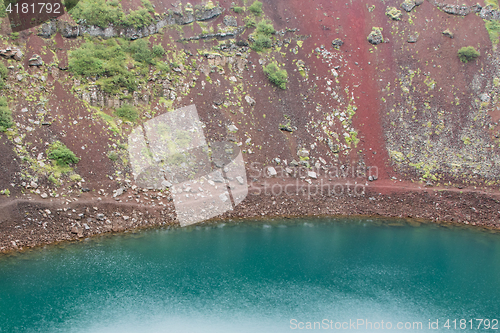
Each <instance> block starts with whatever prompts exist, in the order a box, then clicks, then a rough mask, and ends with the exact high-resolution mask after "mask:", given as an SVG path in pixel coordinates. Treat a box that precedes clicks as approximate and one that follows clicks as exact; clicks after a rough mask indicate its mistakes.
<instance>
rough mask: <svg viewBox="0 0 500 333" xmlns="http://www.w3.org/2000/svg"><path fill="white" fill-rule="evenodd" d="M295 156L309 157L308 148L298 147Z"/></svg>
mask: <svg viewBox="0 0 500 333" xmlns="http://www.w3.org/2000/svg"><path fill="white" fill-rule="evenodd" d="M297 156H298V157H309V150H307V149H300V150H298V151H297Z"/></svg>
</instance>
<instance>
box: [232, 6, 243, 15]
mask: <svg viewBox="0 0 500 333" xmlns="http://www.w3.org/2000/svg"><path fill="white" fill-rule="evenodd" d="M244 11H245V8H243V7H233V12H235V13H236V14H241V13H243V12H244Z"/></svg>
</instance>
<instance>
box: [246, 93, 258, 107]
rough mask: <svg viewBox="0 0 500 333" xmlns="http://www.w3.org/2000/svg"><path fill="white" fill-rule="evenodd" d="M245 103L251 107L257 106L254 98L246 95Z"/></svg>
mask: <svg viewBox="0 0 500 333" xmlns="http://www.w3.org/2000/svg"><path fill="white" fill-rule="evenodd" d="M245 101H247V103H248V104H249V105H250V106H254V105H255V103H256V102H255V99H253V98H252V97H250V96H249V95H246V96H245Z"/></svg>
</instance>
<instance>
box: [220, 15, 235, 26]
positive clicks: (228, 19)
mask: <svg viewBox="0 0 500 333" xmlns="http://www.w3.org/2000/svg"><path fill="white" fill-rule="evenodd" d="M222 21H223V22H224V24H225V25H226V26H228V27H237V26H238V21H237V20H236V17H234V16H224V19H223V20H222Z"/></svg>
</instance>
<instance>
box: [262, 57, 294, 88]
mask: <svg viewBox="0 0 500 333" xmlns="http://www.w3.org/2000/svg"><path fill="white" fill-rule="evenodd" d="M264 73H266V75H267V77H268V78H269V81H271V82H272V83H273V84H275V85H276V86H278V87H280V88H281V89H286V84H287V82H288V73H287V72H286V70H284V69H280V68H279V67H278V65H277V64H276V63H274V62H273V63H270V64H268V65H267V66H266V67H264Z"/></svg>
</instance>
